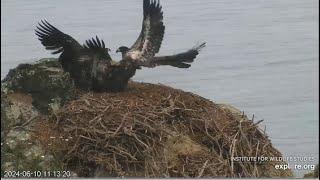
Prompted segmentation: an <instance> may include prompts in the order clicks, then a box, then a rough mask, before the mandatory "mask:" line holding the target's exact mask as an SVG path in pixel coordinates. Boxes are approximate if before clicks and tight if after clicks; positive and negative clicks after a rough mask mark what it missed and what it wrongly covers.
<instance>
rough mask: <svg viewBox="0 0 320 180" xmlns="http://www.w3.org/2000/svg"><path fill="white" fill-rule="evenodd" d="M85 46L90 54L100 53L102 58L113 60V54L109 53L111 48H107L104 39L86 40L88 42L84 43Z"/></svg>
mask: <svg viewBox="0 0 320 180" xmlns="http://www.w3.org/2000/svg"><path fill="white" fill-rule="evenodd" d="M83 48H84V49H86V50H87V51H88V52H89V54H96V55H100V56H99V57H100V58H103V59H104V60H107V61H111V60H112V59H111V56H110V55H109V52H108V51H109V50H110V49H109V48H106V45H105V43H104V41H103V40H102V39H101V40H100V39H99V38H98V36H96V38H92V39H88V40H86V43H85V44H84V45H83Z"/></svg>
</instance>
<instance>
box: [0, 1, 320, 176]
mask: <svg viewBox="0 0 320 180" xmlns="http://www.w3.org/2000/svg"><path fill="white" fill-rule="evenodd" d="M162 5H163V10H164V16H165V24H166V34H165V38H164V42H163V45H162V49H161V52H160V54H171V53H176V52H179V51H182V50H186V49H188V48H190V47H192V46H193V45H195V44H197V43H200V42H202V41H206V42H207V43H208V46H207V48H206V49H204V50H203V51H202V52H201V54H200V56H199V57H198V58H197V61H196V62H195V63H194V64H193V65H192V68H190V69H188V70H185V69H183V70H179V69H175V68H171V67H160V68H156V69H151V70H150V69H143V70H141V71H139V72H138V74H137V75H136V76H135V78H134V79H135V80H137V81H143V82H152V83H162V84H166V85H169V86H173V87H175V88H180V89H183V90H186V91H191V92H194V93H197V94H199V95H201V96H204V97H206V98H208V99H211V100H213V101H215V102H219V103H229V104H233V105H235V106H236V107H238V108H239V109H242V110H244V111H245V112H246V113H247V114H248V115H249V116H251V115H252V114H253V113H254V114H255V116H256V117H258V119H264V120H265V121H264V123H263V126H267V133H268V134H269V135H270V137H271V139H272V142H273V145H274V146H276V147H277V148H278V149H279V150H280V151H281V152H282V153H283V154H284V155H285V156H307V157H309V156H311V157H314V158H315V160H314V161H313V162H308V163H302V164H317V163H318V162H319V160H318V159H319V149H318V145H319V136H318V128H319V119H318V115H319V113H318V106H319V96H318V85H319V84H318V74H319V68H318V64H319V62H318V57H319V55H318V47H319V42H318V39H319V36H318V22H319V19H318V11H319V9H318V7H319V5H318V1H317V0H304V1H302V0H268V1H265V0H241V1H236V0H201V1H199V0H188V1H185V0H175V1H168V0H163V1H162ZM1 10H2V11H1V51H2V53H1V78H3V77H4V76H5V75H6V74H7V72H8V70H9V69H10V68H14V67H15V66H17V65H18V64H19V63H26V62H34V61H35V60H38V59H39V58H42V57H52V55H50V54H49V52H48V51H46V50H44V48H43V47H42V45H41V44H40V43H39V41H38V40H37V38H36V37H35V35H34V28H35V26H36V24H37V22H38V21H39V20H41V19H47V20H48V21H49V22H50V23H52V24H53V25H55V26H56V27H58V28H59V29H60V30H62V31H63V32H65V33H67V34H70V35H72V36H73V37H74V38H75V39H77V40H78V41H79V42H81V43H83V42H84V41H85V40H86V39H88V38H90V37H92V36H95V35H98V36H99V37H101V38H103V39H104V40H105V42H106V43H107V44H108V46H109V47H110V48H112V49H113V50H116V48H117V47H118V46H120V45H128V46H130V45H131V44H132V43H133V42H134V41H135V39H136V38H137V36H138V34H139V32H140V28H141V19H142V6H141V0H130V1H127V0H108V1H102V0H91V1H86V0H69V1H62V0H54V1H51V0H42V1H37V0H28V1H23V0H4V1H1ZM111 55H112V56H113V57H114V58H115V59H120V56H119V55H118V54H111ZM293 164H295V163H294V162H292V163H290V165H291V166H292V165H293ZM303 172H304V171H297V170H295V173H296V175H297V176H301V174H302V173H303Z"/></svg>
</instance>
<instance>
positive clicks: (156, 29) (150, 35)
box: [127, 0, 165, 62]
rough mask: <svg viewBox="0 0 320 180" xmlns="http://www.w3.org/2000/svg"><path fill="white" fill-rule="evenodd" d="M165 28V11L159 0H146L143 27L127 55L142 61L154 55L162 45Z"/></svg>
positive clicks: (144, 2)
mask: <svg viewBox="0 0 320 180" xmlns="http://www.w3.org/2000/svg"><path fill="white" fill-rule="evenodd" d="M164 30H165V26H164V24H163V12H162V7H161V5H160V3H159V0H158V1H157V0H144V1H143V21H142V29H141V32H140V35H139V37H138V39H137V40H136V42H135V43H134V44H133V45H132V47H131V48H130V50H129V52H128V53H127V56H128V57H129V58H130V59H132V60H136V61H142V62H144V61H147V60H149V59H151V58H152V57H154V55H155V54H156V53H158V52H159V49H160V47H161V43H162V40H163V36H164Z"/></svg>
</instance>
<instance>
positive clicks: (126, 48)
mask: <svg viewBox="0 0 320 180" xmlns="http://www.w3.org/2000/svg"><path fill="white" fill-rule="evenodd" d="M129 50H130V49H129V48H128V47H126V46H121V47H119V48H118V49H117V51H116V53H118V52H121V53H122V54H124V53H127V52H128V51H129Z"/></svg>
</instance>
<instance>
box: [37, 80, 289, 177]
mask: <svg viewBox="0 0 320 180" xmlns="http://www.w3.org/2000/svg"><path fill="white" fill-rule="evenodd" d="M258 123H259V122H254V121H252V120H249V119H248V118H247V117H246V116H245V115H244V114H242V113H241V112H239V111H238V110H235V109H232V108H231V107H228V106H225V105H217V104H215V103H213V102H211V101H209V100H207V99H204V98H202V97H199V96H197V95H194V94H192V93H186V92H183V91H180V90H176V89H172V88H169V87H166V86H162V85H152V84H142V83H130V84H129V88H128V89H127V90H126V91H125V92H120V93H92V92H91V93H79V98H78V99H77V100H74V101H71V102H70V103H69V104H67V105H65V106H64V107H63V108H61V109H60V111H59V112H58V113H56V114H55V115H52V116H50V117H49V118H46V119H43V120H42V121H39V124H38V126H39V128H38V129H39V131H38V132H36V135H37V137H38V138H39V140H40V142H41V143H42V144H43V146H44V147H46V148H47V150H48V151H50V152H53V153H54V154H60V156H61V158H62V159H63V163H64V164H65V168H66V169H67V170H72V171H74V172H76V173H77V174H78V176H80V177H93V176H103V177H288V176H292V172H291V171H290V170H276V169H275V168H274V165H275V164H285V162H269V161H268V162H253V161H250V162H246V161H240V162H236V161H232V157H261V156H264V157H280V156H281V153H280V152H279V151H277V150H276V149H275V148H273V147H272V144H271V142H270V140H269V139H268V137H267V135H265V133H264V132H263V131H262V130H260V129H259V128H258V125H257V124H258ZM53 137H54V138H53Z"/></svg>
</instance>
